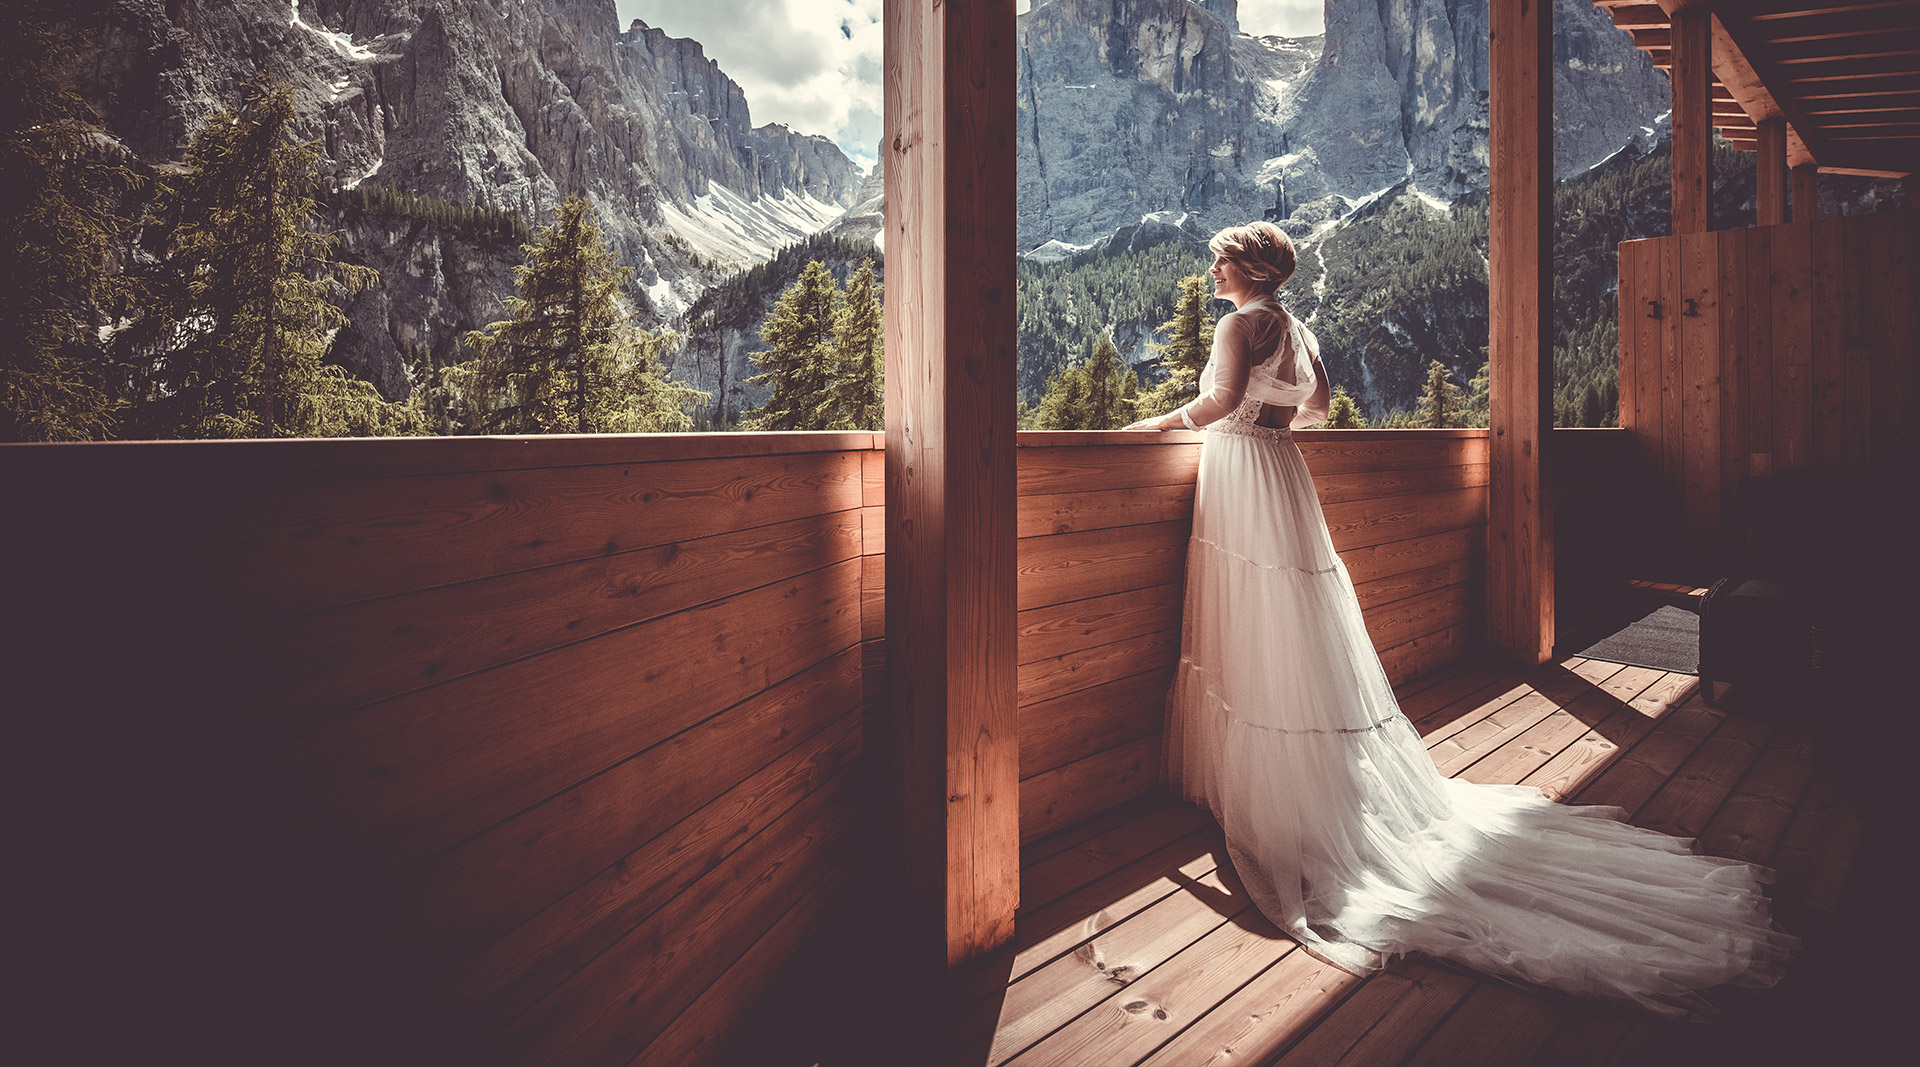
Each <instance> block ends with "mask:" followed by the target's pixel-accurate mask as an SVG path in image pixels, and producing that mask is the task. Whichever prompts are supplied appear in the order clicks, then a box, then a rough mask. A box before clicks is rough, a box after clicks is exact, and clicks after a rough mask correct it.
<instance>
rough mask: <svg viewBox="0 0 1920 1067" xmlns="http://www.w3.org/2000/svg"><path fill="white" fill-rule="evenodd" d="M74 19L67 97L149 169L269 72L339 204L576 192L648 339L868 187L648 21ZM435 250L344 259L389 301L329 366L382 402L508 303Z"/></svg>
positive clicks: (263, 9) (453, 11) (208, 0)
mask: <svg viewBox="0 0 1920 1067" xmlns="http://www.w3.org/2000/svg"><path fill="white" fill-rule="evenodd" d="M75 21H76V24H77V25H78V26H80V28H82V30H83V31H85V36H84V37H83V40H85V41H88V42H90V46H88V47H84V48H83V52H82V54H81V57H80V62H79V63H78V64H77V69H76V70H75V71H74V79H75V81H76V83H77V84H78V85H79V87H80V88H81V90H82V92H83V93H85V94H86V95H87V96H88V97H89V98H91V99H92V100H93V101H94V102H95V103H96V105H97V106H98V107H99V108H100V110H101V113H102V116H103V118H104V120H105V123H106V125H107V127H108V130H109V132H111V133H112V134H113V135H114V136H116V137H117V138H119V139H120V140H121V141H122V142H123V143H125V144H126V145H128V146H129V147H130V148H132V149H133V150H134V151H135V153H136V154H138V155H139V156H140V157H141V158H142V159H144V160H146V161H147V162H149V163H153V164H163V163H166V162H168V161H171V160H174V159H177V158H178V156H179V153H180V151H181V150H182V149H183V148H184V147H185V144H186V141H187V138H188V137H189V136H190V134H191V132H192V130H193V129H194V128H196V127H197V126H198V125H199V124H200V123H201V122H203V121H204V120H205V118H206V117H207V116H208V115H210V114H212V113H213V112H214V111H215V110H216V109H217V108H219V107H221V106H223V105H226V104H230V103H233V102H235V99H236V96H237V93H236V87H237V86H238V84H239V83H240V82H241V81H242V80H243V79H245V78H246V77H248V76H249V75H251V74H252V73H253V72H254V71H255V70H256V69H260V70H267V71H269V72H271V73H273V74H274V75H275V76H276V77H278V78H280V79H281V80H282V81H285V82H287V83H289V84H291V85H292V86H293V87H294V89H295V92H296V94H297V98H298V101H299V108H300V128H299V131H298V132H299V134H300V135H301V136H305V137H312V138H316V139H318V140H319V141H320V142H321V147H322V155H323V159H322V163H321V172H322V175H323V176H324V178H325V179H326V180H327V181H329V182H331V183H333V184H336V185H338V186H348V187H350V186H353V185H356V184H359V183H361V182H367V181H372V182H380V183H387V184H391V185H394V186H398V187H401V188H404V189H407V190H410V191H412V192H415V193H420V194H424V195H430V196H434V197H439V198H443V199H445V200H448V201H451V202H453V203H456V204H468V205H480V206H485V207H490V208H495V209H499V210H505V211H514V212H519V213H521V214H523V215H526V216H527V217H529V218H530V219H533V220H534V221H536V222H538V221H540V220H541V219H542V218H543V217H545V216H546V215H547V214H548V213H550V212H551V211H552V209H553V207H554V205H555V204H557V203H558V202H559V200H560V199H562V198H564V197H566V196H568V195H572V194H575V193H581V194H585V195H586V196H587V198H588V199H589V200H590V201H592V202H593V204H594V207H595V208H596V209H597V212H598V215H599V219H600V223H601V226H602V228H603V230H604V231H605V233H606V235H607V238H608V240H609V242H610V243H611V244H612V246H613V248H614V250H615V252H616V254H617V255H618V256H619V258H620V259H621V260H622V261H623V262H625V263H627V264H629V265H630V266H632V267H633V268H634V272H635V278H634V282H635V300H636V304H637V305H640V311H641V314H642V317H643V319H644V320H645V321H647V322H649V323H660V322H663V321H667V320H669V319H671V317H672V316H673V315H674V314H675V313H676V312H677V311H679V310H680V309H681V308H684V307H685V306H686V305H687V304H689V303H691V302H692V300H693V299H694V298H696V297H697V296H698V295H699V293H700V292H702V291H704V290H705V289H706V288H708V287H709V286H711V285H712V284H713V283H714V282H715V281H716V280H717V279H718V278H719V277H721V276H722V275H723V273H725V270H726V269H727V268H728V267H738V266H745V265H749V264H751V263H753V262H756V261H759V260H761V259H764V258H766V256H767V255H768V254H769V253H770V252H771V250H772V248H773V247H777V246H778V245H780V244H785V243H788V242H791V241H793V240H796V239H799V238H801V237H803V236H805V235H806V234H807V233H810V232H812V231H813V230H817V229H818V228H819V227H820V226H821V225H824V224H825V223H827V222H829V221H831V219H832V218H833V216H834V215H835V214H837V213H838V211H839V210H840V209H842V208H844V207H846V206H847V205H849V204H851V203H852V202H853V198H854V194H855V193H856V191H857V190H858V189H859V186H860V181H861V174H860V171H859V168H858V167H857V166H855V165H854V163H853V162H852V161H851V160H849V159H847V158H846V156H845V155H844V154H843V153H841V152H840V151H839V149H838V148H837V147H836V146H834V145H833V144H832V143H831V142H830V141H828V140H826V139H825V138H820V137H810V136H805V135H801V134H797V133H794V132H793V131H791V130H789V129H787V128H786V127H784V126H778V125H763V126H759V127H755V126H754V125H753V124H752V120H751V117H750V113H749V110H748V107H747V101H746V98H745V96H744V94H743V93H742V92H741V90H740V87H739V86H738V85H737V84H735V83H734V82H733V81H732V80H731V79H729V78H728V77H727V76H726V75H725V74H724V73H723V72H722V71H721V70H720V69H719V67H718V66H717V65H716V64H715V63H714V62H713V61H712V60H710V59H708V58H707V57H706V55H705V52H704V50H703V49H702V48H701V46H700V45H699V43H698V42H694V41H688V40H680V39H676V38H672V37H669V36H667V35H666V34H665V33H663V32H661V31H659V30H656V29H653V28H651V27H648V26H646V25H645V24H644V23H640V22H635V23H634V24H633V25H632V26H631V27H630V28H628V29H627V30H626V31H624V32H622V31H621V29H620V27H619V25H618V21H617V18H616V16H615V13H614V5H613V0H82V2H81V3H79V4H77V5H76V10H75ZM735 232H741V233H746V234H748V237H747V238H745V239H741V240H738V241H732V240H729V238H728V236H727V235H728V234H730V233H735ZM443 236H444V235H439V234H434V233H429V232H413V231H410V232H408V233H407V234H405V235H395V236H393V237H392V240H393V241H395V242H397V243H395V244H394V245H392V246H390V247H388V246H382V245H381V244H380V243H379V240H378V238H379V235H378V234H377V233H375V232H373V231H372V230H368V231H367V232H359V233H349V234H348V235H347V239H346V240H345V241H344V242H343V247H344V248H345V249H346V252H347V254H348V256H349V257H352V258H357V259H360V260H362V261H364V262H367V263H368V264H369V265H374V266H377V267H380V268H381V269H382V274H383V284H382V286H381V291H379V292H376V293H370V294H366V295H363V296H362V297H361V298H359V299H358V300H357V301H356V302H355V303H354V304H353V306H352V307H351V308H350V309H349V313H350V315H351V316H352V318H353V325H352V326H351V327H350V328H349V330H348V331H347V343H346V346H345V348H344V349H343V350H342V352H341V353H339V355H340V357H341V358H342V359H343V360H344V361H345V362H346V363H347V364H348V365H349V366H350V367H352V368H353V369H356V370H359V371H361V372H362V373H365V374H367V375H368V376H369V377H371V378H372V379H373V380H374V381H376V382H378V383H379V384H380V385H381V387H382V389H383V390H385V391H387V392H388V393H389V395H393V393H394V391H395V390H396V389H397V388H400V383H401V382H402V381H403V376H402V374H401V353H402V352H403V351H406V350H407V349H408V348H409V346H411V345H414V344H417V343H420V338H419V337H417V336H415V335H417V334H421V333H423V332H424V333H428V334H433V335H434V336H433V337H432V338H431V340H430V343H431V344H433V345H434V346H435V347H436V350H437V349H438V347H439V345H441V344H442V343H446V336H447V335H450V334H452V333H455V332H457V331H459V330H464V329H468V328H472V327H475V326H481V325H484V324H485V323H486V322H488V321H489V320H490V319H492V318H497V317H498V315H499V304H500V297H501V296H503V295H505V294H506V293H507V292H510V285H509V286H508V287H506V288H502V287H500V286H498V285H497V284H496V283H497V282H498V281H499V280H500V279H501V278H502V277H508V278H509V279H510V276H508V275H503V273H502V271H501V269H500V265H499V263H498V262H496V260H498V259H499V258H500V256H499V254H498V253H497V251H487V252H485V253H484V254H480V253H477V252H474V251H472V250H468V251H466V252H456V251H454V250H453V249H452V248H450V247H449V245H448V242H447V241H443V240H442V237H443ZM454 243H455V244H457V242H454ZM509 251H510V250H509ZM425 262H432V263H434V264H436V266H434V267H433V268H432V269H428V268H427V267H424V266H421V264H422V263H425ZM416 269H418V270H419V271H421V272H422V273H419V274H416V273H414V271H415V270H416ZM396 270H398V271H399V272H400V273H399V274H397V275H396V274H394V271H396ZM430 277H437V278H438V279H439V281H437V282H429V281H424V280H423V279H427V278H430Z"/></svg>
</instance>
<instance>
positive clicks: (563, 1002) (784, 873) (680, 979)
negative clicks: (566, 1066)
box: [500, 774, 857, 1063]
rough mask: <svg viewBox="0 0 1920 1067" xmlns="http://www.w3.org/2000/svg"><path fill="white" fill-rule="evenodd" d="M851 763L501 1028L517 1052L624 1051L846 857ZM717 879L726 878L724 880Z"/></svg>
mask: <svg viewBox="0 0 1920 1067" xmlns="http://www.w3.org/2000/svg"><path fill="white" fill-rule="evenodd" d="M851 777H852V776H851V775H847V774H840V775H836V776H835V777H834V778H832V779H831V780H829V782H828V783H827V784H826V785H824V786H822V787H821V788H819V789H817V790H815V791H814V792H812V793H810V794H808V796H807V797H806V798H805V799H804V800H802V801H801V803H799V804H797V805H795V806H794V807H793V808H792V809H790V810H789V811H788V812H787V813H786V814H785V815H784V816H782V817H781V818H780V819H779V820H778V821H777V822H775V823H774V824H772V825H770V826H768V827H767V828H766V829H765V830H762V831H761V832H760V833H758V834H756V835H754V837H753V838H752V839H751V840H750V841H749V842H748V843H747V844H745V845H743V846H741V847H740V848H739V849H736V850H735V851H734V852H733V853H732V854H731V855H729V856H728V857H727V858H726V859H725V860H723V861H722V862H721V863H720V864H719V865H718V866H716V867H715V868H714V869H713V871H712V872H711V873H710V874H709V875H708V878H709V879H710V880H711V884H712V886H713V887H715V888H714V889H713V890H710V891H708V892H698V891H691V892H683V893H681V894H680V895H679V896H676V897H674V898H673V900H672V901H670V902H669V903H668V904H667V905H666V906H664V907H662V908H661V909H660V910H659V911H657V912H655V913H654V915H653V916H652V917H651V918H649V919H648V920H647V921H645V922H643V923H642V924H641V925H640V926H638V927H636V928H634V929H633V930H632V931H631V932H629V933H628V934H626V936H624V937H622V938H620V940H619V941H617V942H615V943H614V944H613V945H612V946H611V947H609V948H608V949H607V950H606V951H605V952H602V953H601V954H600V955H598V956H596V957H594V958H593V959H592V960H591V961H590V962H589V963H587V964H586V965H585V966H584V967H583V968H581V970H580V971H579V972H578V973H576V974H575V975H573V976H572V977H571V978H569V979H568V980H567V981H566V982H564V983H562V984H561V986H560V987H559V988H557V989H555V990H554V991H553V993H551V994H550V995H548V996H547V997H546V998H545V999H543V1000H541V1001H540V1002H539V1003H538V1004H536V1005H535V1006H534V1007H533V1008H532V1009H530V1010H529V1011H528V1012H526V1014H524V1015H521V1016H520V1017H519V1018H517V1019H515V1020H513V1022H511V1023H509V1024H508V1025H507V1026H506V1027H505V1029H504V1030H503V1031H502V1032H501V1035H500V1037H501V1042H500V1043H501V1046H502V1048H503V1049H504V1050H505V1051H506V1052H507V1054H508V1055H509V1056H511V1058H512V1059H514V1060H515V1061H517V1062H521V1063H558V1062H571V1063H583V1062H602V1063H605V1062H627V1061H629V1060H631V1059H632V1058H633V1057H634V1056H635V1055H637V1054H638V1053H639V1052H640V1051H641V1050H642V1049H644V1048H645V1047H646V1046H647V1045H648V1044H650V1043H652V1041H653V1040H654V1039H655V1038H657V1037H658V1036H659V1035H660V1034H661V1033H662V1032H663V1031H664V1030H665V1029H666V1027H667V1025H668V1024H669V1023H671V1022H672V1021H673V1020H674V1019H675V1018H677V1017H678V1016H679V1015H680V1013H681V1012H682V1011H683V1010H685V1009H686V1008H687V1006H688V1005H690V1004H691V1003H692V1002H693V1000H694V999H695V998H696V997H697V996H698V995H699V994H700V993H701V992H703V991H704V990H706V989H707V988H708V987H709V986H710V985H711V984H712V983H713V982H714V981H715V980H716V979H718V978H719V977H720V976H721V975H722V974H724V973H725V971H726V970H727V968H728V967H730V966H732V965H733V963H734V962H735V961H737V960H739V959H740V958H741V957H742V956H743V955H744V954H745V953H746V951H747V949H748V948H750V947H751V946H752V945H753V943H754V942H755V941H758V940H759V939H760V938H761V936H763V935H764V934H765V933H766V932H767V931H768V930H769V929H771V928H772V926H773V924H774V923H775V922H776V921H778V919H779V918H780V916H781V915H782V914H784V913H785V910H786V905H787V903H788V902H790V901H793V900H797V899H799V898H801V897H802V896H804V895H805V893H806V891H807V890H808V889H809V888H810V887H811V886H813V885H814V884H816V883H818V882H819V881H820V880H821V879H822V878H825V877H826V876H827V875H828V874H829V873H830V872H831V871H833V870H834V869H835V868H836V867H838V866H840V865H843V864H845V863H846V862H848V860H849V859H850V858H851V853H852V846H853V832H854V828H855V826H856V825H857V823H856V821H855V817H854V816H855V809H854V804H853V787H852V783H851ZM719 887H726V888H725V890H724V891H722V890H721V889H720V888H719Z"/></svg>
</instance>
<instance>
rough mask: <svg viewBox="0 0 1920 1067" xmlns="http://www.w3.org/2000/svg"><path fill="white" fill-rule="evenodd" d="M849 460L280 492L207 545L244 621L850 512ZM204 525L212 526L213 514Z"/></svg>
mask: <svg viewBox="0 0 1920 1067" xmlns="http://www.w3.org/2000/svg"><path fill="white" fill-rule="evenodd" d="M860 463H861V459H860V456H859V455H858V454H857V453H853V452H840V453H811V454H799V455H785V456H753V457H747V458H741V459H715V460H692V461H688V462H685V463H636V464H630V465H622V466H607V467H565V468H559V469H552V470H539V471H496V472H490V473H484V474H464V473H463V474H455V475H444V476H436V477H420V478H382V479H364V480H356V481H347V482H338V483H326V484H321V485H313V486H276V487H275V488H273V489H272V490H269V491H265V492H261V493H258V494H256V495H250V496H247V497H245V498H242V499H238V500H235V501H234V502H233V511H232V512H231V513H230V514H226V515H222V516H218V517H217V518H216V521H215V528H214V530H213V531H212V535H211V537H210V539H209V543H208V545H207V549H208V553H209V557H210V563H211V566H212V568H213V574H212V581H213V587H214V591H215V595H216V596H217V598H218V602H219V603H220V604H222V605H223V606H224V607H226V609H227V610H229V611H231V612H233V613H235V614H239V615H243V616H268V615H275V614H280V613H284V612H291V611H300V610H306V609H310V608H318V607H326V606H330V605H335V604H345V603H352V602H354V601H357V600H364V599H368V598H371V597H377V596H389V595H392V594H395V593H404V592H410V591H413V590H416V589H427V588H431V587H434V586H439V585H447V584H450V583H453V582H461V581H469V580H471V579H475V578H485V577H490V576H493V575H499V574H509V573H513V572H515V571H523V570H531V569H533V568H535V567H542V566H547V565H549V564H554V563H565V562H569V561H572V560H579V559H587V558H590V557H594V556H606V555H614V554H617V553H620V552H625V551H630V550H633V549H640V548H649V547H652V546H656V545H664V544H671V543H676V542H683V541H688V540H692V539H694V538H698V537H707V536H711V535H713V534H719V533H726V532H729V531H734V530H741V529H746V528H749V527H754V526H766V525H770V524H773V523H777V522H785V521H787V520H789V519H797V518H802V517H805V516H808V515H818V514H822V513H825V512H831V511H845V510H849V509H851V508H856V507H859V506H860ZM210 518H211V517H210Z"/></svg>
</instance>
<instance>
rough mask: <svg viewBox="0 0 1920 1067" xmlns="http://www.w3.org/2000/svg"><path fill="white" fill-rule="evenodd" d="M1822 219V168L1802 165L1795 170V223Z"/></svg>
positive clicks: (1813, 165) (1806, 164)
mask: <svg viewBox="0 0 1920 1067" xmlns="http://www.w3.org/2000/svg"><path fill="white" fill-rule="evenodd" d="M1819 218H1820V167H1819V165H1818V164H1814V163H1802V164H1800V165H1799V166H1797V167H1795V168H1793V221H1795V222H1814V221H1817V220H1818V219H1819Z"/></svg>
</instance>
